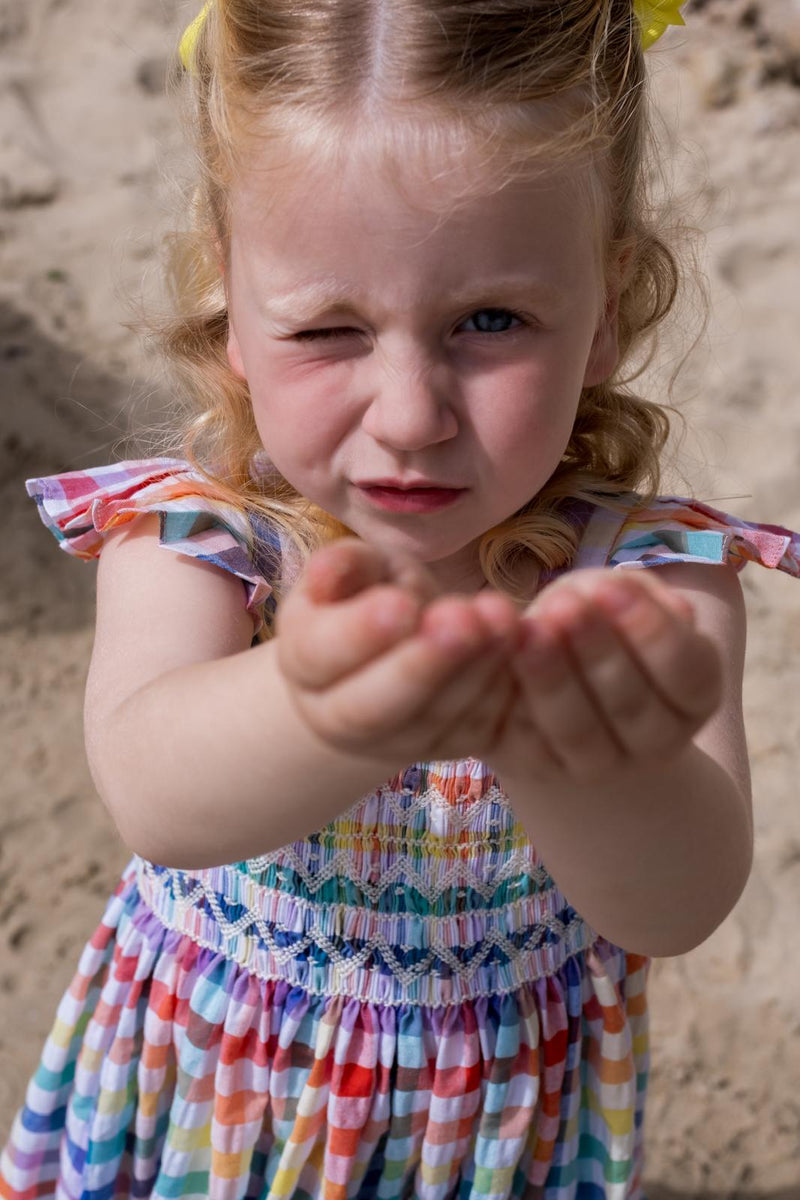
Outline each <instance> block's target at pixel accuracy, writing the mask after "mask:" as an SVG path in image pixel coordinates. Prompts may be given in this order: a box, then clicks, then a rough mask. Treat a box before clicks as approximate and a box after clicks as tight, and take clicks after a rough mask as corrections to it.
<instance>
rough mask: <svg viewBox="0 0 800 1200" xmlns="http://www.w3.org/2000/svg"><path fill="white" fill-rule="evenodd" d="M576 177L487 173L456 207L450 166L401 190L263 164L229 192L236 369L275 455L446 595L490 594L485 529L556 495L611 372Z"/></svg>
mask: <svg viewBox="0 0 800 1200" xmlns="http://www.w3.org/2000/svg"><path fill="white" fill-rule="evenodd" d="M456 182H461V183H463V177H462V178H461V179H459V180H457V181H456ZM579 182H580V181H579V177H578V174H577V171H573V173H570V172H567V171H565V172H563V173H562V174H560V175H559V177H558V178H555V179H551V180H549V181H548V182H546V183H545V182H542V181H539V182H537V183H532V182H529V181H524V182H523V181H517V182H514V183H512V184H509V185H507V186H506V187H504V188H503V189H502V190H500V191H496V190H492V186H491V183H492V181H491V179H490V178H489V177H488V176H487V186H486V188H485V189H483V190H480V189H478V190H471V191H470V198H469V199H467V200H463V199H461V200H459V202H458V203H450V202H449V201H452V200H453V198H454V196H455V190H454V180H453V174H452V173H451V174H450V175H449V176H448V174H447V172H445V171H443V172H442V175H441V177H440V178H438V179H432V180H431V179H428V180H426V181H425V182H424V184H423V183H422V182H420V183H419V184H418V185H413V184H410V183H408V182H407V181H406V182H404V184H403V187H402V190H400V189H399V188H398V187H397V186H396V185H395V184H393V183H392V182H391V181H390V180H389V179H388V178H387V175H386V172H385V171H381V170H380V169H378V168H377V167H371V165H370V164H369V163H368V162H364V161H358V162H352V163H351V164H350V165H348V166H347V167H346V168H345V169H344V170H342V171H339V172H336V173H334V172H333V171H328V172H326V171H323V170H321V169H320V168H319V167H316V168H314V167H312V166H309V167H307V168H305V169H303V168H297V169H293V170H292V172H291V174H290V175H289V174H288V173H287V174H285V175H283V176H282V177H281V182H280V185H277V184H276V182H275V178H274V175H271V174H268V173H266V172H264V173H262V174H261V175H259V173H258V171H257V170H255V169H251V170H248V171H247V172H246V173H245V174H244V176H243V177H241V178H240V179H239V180H238V181H237V185H236V187H235V189H234V191H233V193H232V195H231V206H232V223H231V238H230V257H229V262H228V268H227V278H226V284H227V292H228V300H229V315H230V338H229V346H228V356H229V359H230V363H231V366H232V368H233V370H234V371H235V372H236V373H237V374H239V375H240V376H243V377H244V378H246V380H247V383H248V385H249V389H250V393H251V396H252V402H253V411H254V415H255V421H256V424H257V427H258V431H259V434H260V436H261V440H262V442H263V444H264V447H265V448H266V450H267V452H268V454H269V457H270V458H271V459H272V461H273V462H274V464H275V466H276V467H277V469H278V470H279V471H280V472H281V474H282V475H283V476H284V477H285V478H286V479H287V480H289V482H290V483H291V484H293V485H294V487H295V488H297V490H298V491H299V492H300V493H301V494H303V495H304V496H306V497H307V498H309V499H310V500H312V501H314V502H315V503H316V504H318V505H320V506H321V507H322V508H323V509H325V510H326V511H327V512H329V513H331V514H333V515H334V516H335V517H337V518H338V519H339V520H340V521H342V522H343V523H344V524H345V525H347V526H349V527H350V529H352V530H353V531H354V533H356V534H358V535H359V536H360V537H362V538H364V539H365V540H367V541H371V542H374V543H376V544H378V545H385V546H390V545H391V546H396V547H402V548H403V549H405V550H406V551H409V552H410V553H411V554H413V555H414V556H415V557H416V558H417V559H419V560H421V561H422V562H425V563H427V564H429V566H430V569H431V570H432V571H433V573H434V574H435V575H436V576H437V578H438V579H439V581H440V583H441V585H442V586H443V587H445V588H447V589H448V590H460V591H474V590H476V589H477V588H478V587H479V586H481V585H482V583H483V582H484V579H483V575H482V572H481V570H480V566H479V562H478V543H479V540H480V537H481V535H482V534H483V533H484V532H485V531H486V530H487V529H490V528H491V527H492V526H494V525H497V524H498V523H499V522H501V521H503V520H504V519H505V518H507V517H509V516H511V515H512V514H513V513H514V512H516V511H517V510H518V509H519V508H521V507H522V506H523V505H524V504H525V503H526V502H527V501H528V500H530V499H531V498H532V497H533V496H534V495H535V494H536V493H537V492H538V491H539V490H540V489H541V488H542V487H543V485H544V484H545V483H546V482H547V480H548V479H549V477H550V476H551V475H552V473H553V471H554V470H555V468H556V467H557V466H558V463H559V461H560V459H561V456H562V454H563V452H564V449H565V447H566V445H567V442H568V440H569V436H570V432H571V430H572V426H573V423H574V420H575V414H576V410H577V407H578V401H579V398H580V394H581V389H582V388H583V387H584V386H587V385H591V384H596V383H599V382H601V381H602V380H604V379H605V378H607V376H608V375H609V374H610V373H611V371H612V370H613V368H614V366H615V364H616V358H617V343H616V323H615V304H614V302H613V300H611V301H609V300H608V299H607V297H606V289H605V281H604V279H603V275H602V270H601V267H600V259H601V257H602V256H601V255H600V253H599V247H598V241H597V232H596V230H597V220H596V218H595V216H594V214H593V213H592V211H591V209H590V203H589V200H588V198H587V195H586V193H587V192H588V190H589V189H581V188H580V187H579V186H576V185H577V184H578V183H579Z"/></svg>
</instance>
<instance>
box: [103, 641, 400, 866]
mask: <svg viewBox="0 0 800 1200" xmlns="http://www.w3.org/2000/svg"><path fill="white" fill-rule="evenodd" d="M276 651H277V646H276V643H275V642H274V641H273V642H268V643H265V644H264V645H262V646H258V647H254V648H253V649H249V650H246V651H244V652H243V653H241V654H235V655H231V656H230V657H228V658H223V659H219V660H216V661H213V662H205V663H197V664H194V665H192V666H188V667H182V668H180V669H178V670H175V671H171V672H169V673H168V674H166V675H163V676H161V677H160V678H158V679H156V680H154V681H152V682H151V683H149V684H147V685H146V686H145V687H142V688H140V689H139V690H138V691H137V692H134V693H133V694H132V695H131V696H129V697H128V698H127V699H126V700H125V701H124V702H123V703H122V704H121V705H119V707H118V708H117V709H116V710H114V711H113V712H112V713H111V714H110V715H109V716H108V717H106V719H105V720H104V722H103V724H102V726H101V727H99V728H93V729H91V730H89V731H88V732H87V751H88V754H89V762H90V766H91V769H92V774H93V776H94V780H95V783H96V785H97V788H98V791H99V793H100V795H101V798H102V799H103V801H104V803H105V804H106V805H107V807H108V809H109V811H110V813H111V815H112V817H113V818H114V820H115V822H116V825H117V828H118V830H119V832H120V835H121V837H122V838H123V840H124V841H125V842H126V843H127V844H128V845H129V846H130V847H131V849H133V850H134V851H136V852H137V853H139V854H141V855H142V856H143V857H145V858H148V859H150V860H151V861H154V862H158V863H160V864H162V865H164V866H174V867H184V868H200V867H207V866H215V865H218V864H220V863H225V862H236V861H239V860H242V859H246V858H251V857H255V856H257V855H259V854H265V853H267V852H268V851H270V850H273V849H275V848H277V847H279V846H283V845H286V844H287V843H288V842H291V841H294V840H296V839H298V838H301V837H306V836H307V835H308V834H309V833H311V832H313V831H314V830H315V829H318V828H320V827H321V826H323V825H325V824H327V823H328V822H329V821H331V820H333V818H334V817H335V816H337V815H338V814H339V813H341V812H343V811H344V810H345V809H347V808H349V807H350V805H351V804H353V803H354V801H355V800H357V799H358V797H359V796H362V795H365V794H366V793H367V792H368V791H369V790H370V789H371V788H373V787H376V786H377V785H379V784H381V783H383V782H384V781H385V780H386V779H388V778H390V776H391V775H392V774H393V773H394V772H395V771H397V770H399V769H400V768H401V767H402V765H404V764H392V763H389V762H381V761H378V760H375V761H370V760H369V759H365V758H360V757H356V756H355V755H349V754H346V753H343V752H341V751H338V750H334V749H332V748H330V747H327V746H325V745H324V744H323V743H322V742H321V741H320V740H318V739H317V738H316V737H315V736H314V735H313V734H312V733H311V732H310V731H309V730H308V728H307V727H306V725H305V724H304V722H303V721H302V719H301V717H300V716H299V714H298V713H297V712H296V710H295V707H294V705H293V703H292V700H291V696H290V694H289V691H288V689H287V687H286V683H285V681H284V679H283V676H282V674H281V672H280V670H279V668H278V664H277V658H276ZM244 697H247V699H244Z"/></svg>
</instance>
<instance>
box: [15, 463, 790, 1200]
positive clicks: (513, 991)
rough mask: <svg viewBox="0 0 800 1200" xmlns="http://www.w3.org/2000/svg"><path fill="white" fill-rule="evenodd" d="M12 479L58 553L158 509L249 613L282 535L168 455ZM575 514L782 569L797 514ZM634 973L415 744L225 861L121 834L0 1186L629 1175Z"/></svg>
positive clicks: (614, 532)
mask: <svg viewBox="0 0 800 1200" xmlns="http://www.w3.org/2000/svg"><path fill="white" fill-rule="evenodd" d="M28 487H29V491H30V493H31V495H32V496H34V497H35V498H36V501H37V503H38V504H39V507H40V512H41V515H42V518H43V520H44V521H45V523H46V524H47V525H48V526H49V527H50V528H51V529H52V530H53V532H54V533H55V535H56V537H57V538H58V539H59V541H60V543H61V546H62V548H63V549H65V550H67V551H68V552H69V553H71V554H75V555H78V556H79V557H83V558H94V557H96V556H97V554H98V553H99V552H100V549H101V546H102V542H103V538H104V536H105V534H106V533H107V532H108V531H109V530H111V529H113V528H115V527H117V526H119V525H121V524H123V523H125V522H128V521H131V520H133V519H134V518H135V517H136V516H137V515H139V514H141V513H144V512H158V513H160V516H161V526H160V538H161V542H162V544H163V545H164V547H165V548H167V549H170V550H173V551H177V552H178V553H181V554H188V555H192V556H194V557H198V558H202V559H205V560H207V561H209V562H212V563H216V564H217V565H218V566H219V567H220V568H222V569H224V570H226V571H230V572H232V573H234V574H235V575H237V576H239V577H240V578H241V579H242V580H243V582H244V585H245V589H246V593H247V601H246V602H247V605H248V608H249V609H250V611H251V612H252V613H253V615H254V619H255V621H256V623H258V621H259V620H260V618H261V614H262V613H263V611H264V606H265V605H266V604H269V602H270V590H271V589H270V584H269V581H268V576H269V566H268V565H265V564H269V563H272V564H273V566H275V565H276V564H277V563H278V562H279V561H280V560H281V556H282V555H283V554H284V553H286V552H287V551H288V547H287V546H285V545H282V543H281V539H280V538H279V537H278V536H276V535H275V534H274V533H273V532H271V531H270V530H268V529H266V528H262V527H258V528H257V530H256V537H255V542H256V544H255V545H254V537H253V528H252V526H249V525H248V522H247V519H246V518H245V517H243V516H242V515H241V514H240V513H239V512H238V511H237V510H236V509H235V508H233V507H232V506H231V505H230V504H228V503H227V502H226V501H225V500H224V499H222V498H221V497H220V496H219V495H218V494H215V491H214V488H213V486H212V485H211V484H209V483H208V482H207V481H204V480H203V479H202V478H201V477H200V476H199V475H197V474H195V473H194V472H193V471H192V470H191V469H189V468H188V467H187V466H186V464H184V463H181V462H178V461H175V460H169V459H154V460H150V461H143V462H128V463H121V464H117V465H115V466H110V467H105V468H101V469H99V470H94V471H91V472H72V473H71V474H67V475H62V476H58V477H52V478H48V479H39V480H32V481H31V482H30V483H29V485H28ZM632 500H633V498H632ZM575 520H576V521H577V522H578V524H579V527H580V530H581V542H580V550H579V553H578V558H577V561H576V564H575V565H576V566H578V567H583V566H598V565H607V566H625V567H643V566H650V565H658V564H660V563H665V562H675V561H693V562H724V561H730V562H732V563H733V564H734V565H736V566H737V567H738V566H741V565H743V564H744V562H745V561H747V560H751V561H755V562H760V563H762V564H763V565H765V566H768V567H777V568H779V569H781V570H784V571H787V572H788V573H790V574H792V575H795V576H797V575H799V574H800V538H798V536H797V535H795V534H791V533H790V532H788V531H787V530H784V529H780V528H777V527H770V526H759V525H753V524H749V523H746V522H743V521H739V520H737V519H735V518H733V517H729V516H726V515H725V514H723V513H719V512H716V511H715V510H713V509H711V508H708V507H706V506H705V505H702V504H699V503H696V502H693V501H688V500H681V499H676V498H669V497H668V498H663V499H660V500H658V501H656V502H655V503H654V504H653V506H652V507H651V508H649V509H647V510H646V511H644V512H642V511H639V512H637V514H636V516H635V518H631V517H630V515H629V514H628V515H627V516H626V514H625V513H624V512H621V511H617V510H613V511H612V510H611V509H609V508H604V507H592V506H589V505H583V506H578V507H576V509H575ZM273 578H274V576H273ZM275 786H276V787H279V786H280V781H279V780H276V781H275ZM647 968H648V961H647V959H645V958H643V957H641V956H640V955H637V954H631V953H626V951H625V950H624V949H622V948H620V947H618V946H614V945H612V944H610V943H609V942H607V941H606V940H605V939H603V938H602V937H599V936H597V934H596V933H595V932H594V931H593V930H592V929H591V928H590V927H589V926H588V925H587V923H586V922H585V921H584V920H583V919H582V918H581V916H580V915H579V914H578V913H577V912H575V910H574V909H573V908H572V907H571V906H570V904H569V900H568V899H567V897H565V896H564V895H562V894H561V892H560V891H559V890H558V888H557V887H556V885H555V883H554V882H553V880H552V878H551V877H550V875H549V874H548V871H547V867H546V865H545V864H544V863H543V862H542V860H541V859H540V857H539V855H538V853H537V851H536V848H535V846H534V845H533V844H532V843H531V842H530V840H529V839H528V838H527V837H526V834H525V832H524V831H523V829H522V827H521V826H520V825H519V823H518V822H517V821H516V820H515V818H514V813H513V810H512V807H511V804H510V803H509V799H508V796H507V795H506V794H505V792H504V790H503V786H502V782H501V781H500V780H498V779H497V778H495V776H494V775H493V774H492V772H491V770H490V769H489V768H488V767H487V766H486V765H485V764H484V763H482V762H479V761H477V760H476V759H466V760H463V761H459V762H418V763H414V764H410V765H409V766H408V768H407V769H406V770H405V771H403V772H402V773H401V774H399V775H397V776H396V777H395V778H393V779H390V780H387V781H385V782H384V783H382V784H381V785H380V786H378V787H376V788H375V789H374V790H373V791H372V792H371V793H370V794H368V795H366V796H363V797H360V798H358V799H357V800H356V801H355V803H354V804H353V805H352V806H351V807H350V808H349V809H348V810H347V811H346V812H344V813H342V814H341V815H340V816H339V817H337V818H336V819H335V820H334V821H331V822H330V824H328V825H326V826H324V827H323V828H322V829H320V830H318V831H316V832H315V833H313V834H311V835H310V836H309V837H307V838H305V839H303V840H301V841H297V842H293V843H292V844H291V845H288V846H284V847H282V848H281V849H279V850H274V851H271V852H270V853H268V854H263V855H259V856H258V857H256V858H252V859H249V860H247V861H245V862H236V863H229V864H225V865H221V866H219V867H215V868H213V869H207V870H199V871H192V872H189V871H184V870H174V869H168V868H165V867H162V866H159V865H158V864H156V863H151V862H147V861H145V860H144V859H142V858H140V857H138V856H135V857H134V858H133V859H132V861H131V862H130V864H129V866H128V867H127V869H126V871H125V872H124V874H123V877H122V879H121V881H120V884H119V886H118V888H117V890H116V892H115V893H114V895H113V896H112V897H111V899H110V901H109V903H108V906H107V908H106V911H105V913H104V914H103V917H102V920H101V922H100V925H99V926H98V928H97V930H96V932H95V933H94V935H93V937H92V938H91V940H90V941H89V943H88V944H87V946H86V948H85V950H84V952H83V955H82V957H81V960H80V962H79V964H78V969H77V973H76V975H75V977H74V979H73V982H72V984H71V986H70V988H69V990H68V992H67V993H66V995H65V996H64V998H63V1000H62V1001H61V1005H60V1007H59V1009H58V1015H57V1017H56V1020H55V1024H54V1026H53V1029H52V1032H51V1034H50V1036H49V1038H48V1040H47V1042H46V1044H45V1047H44V1050H43V1053H42V1058H41V1062H40V1065H39V1068H38V1070H37V1072H36V1074H35V1076H34V1077H33V1079H32V1080H31V1082H30V1084H29V1087H28V1091H27V1095H26V1097H25V1103H24V1106H23V1108H22V1109H21V1111H20V1112H19V1114H18V1116H17V1118H16V1120H15V1123H14V1126H13V1129H12V1131H11V1136H10V1140H9V1142H8V1144H7V1146H6V1149H5V1151H4V1153H3V1156H2V1160H0V1195H2V1196H4V1197H6V1198H7V1200H37V1198H38V1197H45V1196H56V1197H58V1198H59V1200H78V1198H81V1200H113V1198H117V1197H120V1198H121V1197H154V1198H157V1200H176V1198H178V1197H181V1198H186V1197H198V1198H199V1197H212V1198H214V1200H278V1198H281V1200H287V1198H290V1197H291V1198H292V1200H373V1198H375V1200H449V1198H451V1197H455V1198H456V1200H478V1198H483V1200H510V1198H512V1197H514V1198H519V1200H522V1198H524V1200H536V1198H541V1200H639V1198H640V1197H641V1170H642V1118H643V1105H644V1096H645V1088H646V1082H647V1073H648V1041H647V1011H646V999H645V981H646V975H647Z"/></svg>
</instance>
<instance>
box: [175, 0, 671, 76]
mask: <svg viewBox="0 0 800 1200" xmlns="http://www.w3.org/2000/svg"><path fill="white" fill-rule="evenodd" d="M212 2H213V0H206V3H205V4H204V5H203V7H202V9H201V10H200V12H199V13H198V14H197V16H196V17H195V19H194V20H193V21H192V23H191V25H189V26H188V27H187V29H186V31H185V33H184V35H183V37H182V38H181V42H180V50H179V53H180V56H181V62H182V63H183V65H184V67H185V68H186V70H187V71H191V69H192V62H193V60H194V51H195V47H196V45H197V39H198V38H199V37H200V33H201V31H202V28H203V26H204V25H205V23H206V18H207V17H208V14H209V12H210V10H211V4H212ZM684 3H685V0H633V9H634V12H635V13H636V16H637V17H638V19H639V24H640V25H641V28H642V48H643V49H644V50H648V49H649V48H650V46H652V45H653V43H654V42H657V41H658V39H659V38H660V37H661V35H662V33H665V32H666V30H667V27H668V26H670V25H685V24H686V22H685V21H684V19H683V17H682V16H681V13H680V10H681V8H682V7H683V5H684Z"/></svg>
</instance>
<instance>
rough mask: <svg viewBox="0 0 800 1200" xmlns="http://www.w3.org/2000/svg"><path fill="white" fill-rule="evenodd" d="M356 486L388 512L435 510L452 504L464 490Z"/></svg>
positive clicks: (378, 485)
mask: <svg viewBox="0 0 800 1200" xmlns="http://www.w3.org/2000/svg"><path fill="white" fill-rule="evenodd" d="M357 486H358V490H359V491H360V492H361V494H362V495H364V496H366V497H367V499H368V500H369V501H370V503H371V504H374V505H375V506H376V507H377V508H382V509H385V510H387V511H389V512H414V513H428V512H436V511H437V509H440V508H446V507H447V506H448V505H450V504H453V503H454V502H455V501H456V500H457V499H458V497H459V496H461V495H463V494H464V492H465V491H466V488H436V487H432V488H395V487H387V486H384V485H382V484H367V485H362V484H359V485H357Z"/></svg>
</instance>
